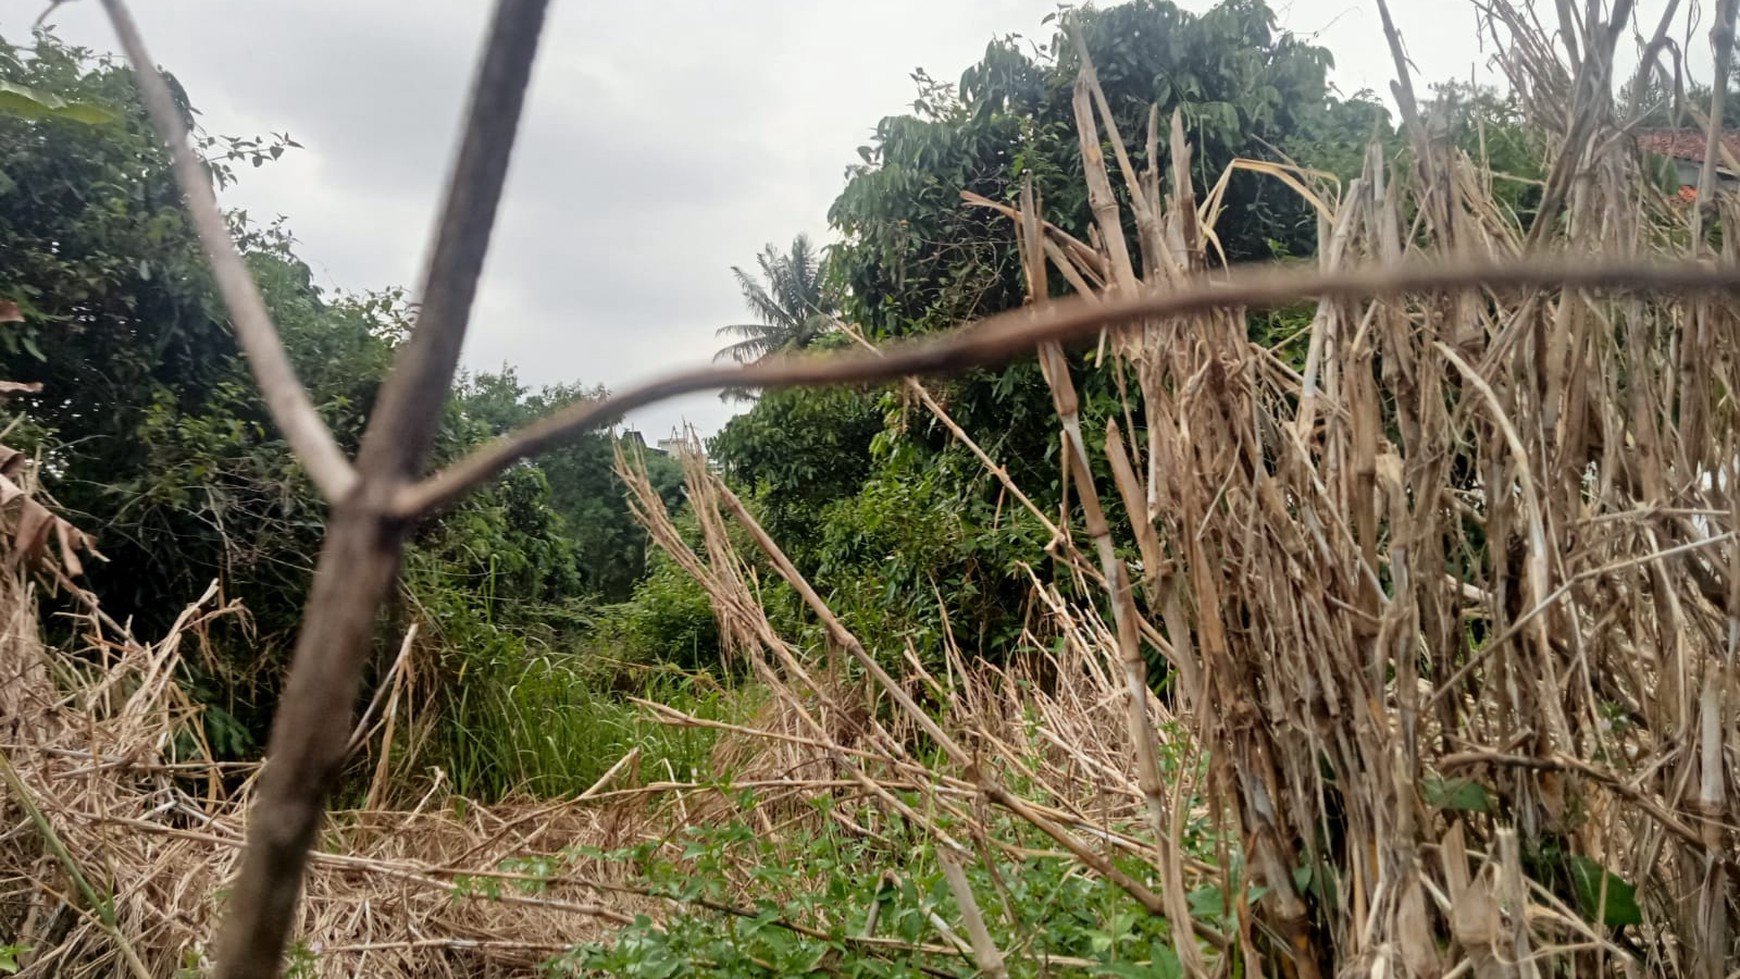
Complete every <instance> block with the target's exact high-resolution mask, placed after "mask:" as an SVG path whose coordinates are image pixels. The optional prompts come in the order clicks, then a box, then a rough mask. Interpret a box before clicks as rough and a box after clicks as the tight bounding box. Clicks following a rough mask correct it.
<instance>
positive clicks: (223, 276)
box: [103, 0, 357, 503]
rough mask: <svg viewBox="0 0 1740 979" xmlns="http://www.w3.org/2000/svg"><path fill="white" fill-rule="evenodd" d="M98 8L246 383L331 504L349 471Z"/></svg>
mask: <svg viewBox="0 0 1740 979" xmlns="http://www.w3.org/2000/svg"><path fill="white" fill-rule="evenodd" d="M103 7H104V8H105V9H106V10H107V11H108V13H109V20H110V21H111V22H112V23H113V24H114V25H115V33H116V34H117V35H118V36H119V37H120V40H121V47H122V48H123V49H124V50H125V51H126V52H127V60H128V61H130V62H132V64H133V75H134V77H135V78H136V79H137V80H138V83H139V93H140V95H141V97H142V98H143V100H144V102H145V109H146V111H147V112H148V113H149V114H150V116H151V123H152V125H153V126H154V127H156V129H157V135H158V137H159V138H161V139H162V140H163V142H164V143H166V144H168V146H169V156H170V160H171V161H172V162H173V163H174V168H175V180H176V183H178V184H180V186H181V193H182V195H183V196H184V197H185V198H186V199H187V209H188V212H189V213H190V214H192V216H193V224H194V229H195V230H196V231H198V233H199V240H200V243H201V244H203V245H204V246H205V253H206V258H207V259H208V260H209V261H210V262H211V268H212V275H213V276H214V277H215V278H216V280H217V285H218V291H219V292H220V293H222V295H223V298H224V305H225V306H226V307H228V308H229V311H230V320H231V321H232V322H233V323H234V324H235V330H236V338H237V339H238V340H239V341H240V342H241V345H242V349H243V351H245V352H246V353H247V355H248V366H249V367H251V368H252V369H253V372H254V379H255V380H256V381H258V382H259V385H260V391H261V393H262V394H264V395H265V398H266V407H267V408H268V409H270V410H271V412H272V420H273V421H275V422H277V424H278V428H279V429H280V430H282V431H283V432H284V437H285V438H286V439H288V440H289V442H290V447H291V449H293V450H295V452H296V455H297V457H298V458H299V459H301V460H302V464H303V465H304V466H306V467H307V469H308V475H309V476H310V477H311V478H312V479H313V480H314V485H315V486H317V487H319V488H320V492H321V495H323V496H325V497H326V499H327V500H328V501H329V502H334V503H336V502H337V501H339V500H341V499H343V498H344V497H345V496H347V495H349V494H350V491H351V490H352V489H354V488H355V486H356V482H357V476H356V471H355V470H354V469H352V468H351V465H350V461H349V460H347V459H346V458H345V457H344V452H343V451H342V450H340V449H339V447H338V442H337V441H335V440H334V439H333V437H332V432H331V431H330V430H328V429H327V427H326V423H325V422H323V421H321V420H320V415H319V414H317V413H316V412H315V410H314V405H313V403H312V402H310V401H309V400H308V392H307V390H306V389H305V388H303V386H302V382H301V381H300V380H298V379H297V377H296V369H295V368H294V367H292V366H291V365H290V358H289V356H288V355H287V354H285V352H284V344H283V343H282V342H281V341H280V340H279V339H278V329H277V327H275V326H273V325H272V317H271V314H269V313H267V312H266V304H265V302H264V300H262V299H261V298H260V291H259V289H258V288H257V287H255V285H254V278H253V276H251V275H249V274H248V266H247V264H246V263H245V262H244V261H243V260H242V255H241V252H239V251H237V249H236V243H235V241H234V240H232V239H231V238H230V228H229V224H228V222H226V221H225V220H224V216H223V214H222V212H220V211H219V210H218V206H217V196H216V195H215V194H214V193H213V191H212V187H211V181H210V179H209V178H208V177H207V175H206V173H205V170H204V169H203V168H202V167H201V166H200V162H199V160H198V159H197V158H196V157H195V156H194V155H193V148H192V147H191V146H190V145H189V143H188V132H187V126H186V124H185V123H183V121H182V118H181V110H180V109H178V108H177V107H176V105H175V97H174V96H173V95H171V94H170V92H169V85H168V83H167V82H165V81H164V80H163V76H162V75H161V74H160V73H159V72H158V71H157V66H156V63H155V62H153V61H152V60H151V55H150V54H149V53H148V52H147V51H146V50H145V41H144V39H143V38H141V37H140V36H139V27H138V25H137V24H135V23H134V22H133V15H132V14H131V13H129V12H128V10H127V6H126V4H125V3H124V2H122V0H103Z"/></svg>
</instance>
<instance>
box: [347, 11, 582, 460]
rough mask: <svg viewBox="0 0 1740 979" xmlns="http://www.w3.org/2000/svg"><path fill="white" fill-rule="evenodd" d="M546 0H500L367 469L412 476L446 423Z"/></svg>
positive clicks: (372, 425) (373, 431)
mask: <svg viewBox="0 0 1740 979" xmlns="http://www.w3.org/2000/svg"><path fill="white" fill-rule="evenodd" d="M548 6H549V0H497V5H496V10H495V18H494V21H493V22H492V25H491V28H490V35H489V38H488V40H487V41H486V42H485V44H486V47H485V50H484V57H483V63H482V64H481V65H480V66H479V68H478V73H477V79H476V81H475V82H474V83H473V87H472V93H471V108H470V111H469V113H468V117H467V120H466V126H465V134H464V136H463V137H462V138H461V140H460V145H459V156H458V159H457V160H456V161H455V163H454V167H453V175H452V178H451V180H450V181H449V183H448V189H447V200H446V202H445V204H444V205H443V208H442V213H441V221H440V224H439V226H438V230H437V231H436V235H435V247H434V248H433V249H432V250H431V252H430V255H429V267H428V270H427V271H426V272H425V274H424V279H423V291H422V310H421V312H419V313H418V316H417V326H416V329H415V331H414V332H413V333H412V335H411V340H410V342H409V343H407V344H406V346H405V349H404V350H403V351H402V352H401V353H400V355H399V357H398V360H397V362H396V363H394V365H393V372H392V374H391V375H389V376H388V378H387V381H386V384H385V385H384V386H383V387H382V389H381V399H380V403H379V407H378V408H377V409H376V411H375V416H374V418H373V419H372V420H371V421H370V422H369V429H368V434H367V435H365V436H364V437H363V448H362V453H361V456H360V458H359V460H358V465H359V466H361V467H362V469H363V470H364V472H366V473H368V474H370V475H371V476H372V475H376V474H380V475H386V476H390V477H391V478H394V479H406V478H414V477H415V476H416V475H418V473H417V470H418V468H419V467H420V466H421V465H422V463H423V457H424V455H425V454H426V453H427V452H428V450H429V445H430V443H431V442H432V441H433V439H434V437H435V431H436V428H437V427H438V426H439V425H440V421H441V406H442V405H443V404H444V403H446V400H447V391H448V387H449V386H450V385H451V384H452V382H453V372H454V370H455V368H457V366H458V364H459V349H460V346H461V345H462V344H463V343H464V341H465V328H466V324H467V323H468V322H469V320H470V319H471V306H472V301H473V300H474V299H476V297H477V280H478V276H479V275H480V274H481V273H482V271H483V258H484V255H485V253H486V252H488V251H489V239H490V232H491V230H492V229H493V228H494V226H495V215H496V208H497V205H498V204H499V202H500V201H501V192H502V185H503V184H504V183H505V182H506V180H507V170H508V161H509V158H510V157H511V155H512V152H513V144H514V135H515V133H516V132H517V131H518V129H519V122H520V112H521V110H522V109H523V108H524V105H525V94H526V86H527V84H528V83H529V82H530V80H531V72H532V62H533V60H534V58H535V56H536V55H537V49H538V37H539V35H540V34H541V33H542V32H543V27H544V12H545V10H546V9H547V7H548Z"/></svg>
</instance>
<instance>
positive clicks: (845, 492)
mask: <svg viewBox="0 0 1740 979" xmlns="http://www.w3.org/2000/svg"><path fill="white" fill-rule="evenodd" d="M882 427H883V410H882V408H881V407H880V405H879V403H878V399H877V398H876V397H875V396H874V395H873V394H870V393H866V392H860V391H854V390H851V389H848V388H827V389H821V390H801V389H794V390H787V391H772V392H769V393H768V394H766V395H764V396H762V397H761V398H760V399H759V400H757V401H756V403H755V407H753V408H751V409H750V410H749V411H747V412H745V413H744V414H741V415H738V416H737V417H735V418H733V419H731V420H730V421H728V422H726V423H725V426H724V427H723V428H722V429H720V431H719V434H717V435H715V436H714V437H713V438H712V440H711V441H710V442H709V443H708V451H709V453H710V454H711V457H712V458H713V460H714V461H715V462H717V463H718V465H719V467H720V469H721V471H723V472H724V474H725V475H726V477H727V478H729V479H731V480H732V481H734V482H736V483H737V484H738V485H740V486H743V487H745V488H746V489H748V490H750V491H752V492H754V493H755V494H757V495H758V496H760V497H762V498H763V499H764V500H766V501H768V503H769V505H768V506H767V508H766V512H765V517H766V523H767V528H768V530H769V531H771V532H772V533H773V534H774V535H775V537H776V538H778V539H779V540H781V541H802V540H806V539H809V538H810V537H811V536H812V535H813V534H814V533H815V529H816V521H817V518H818V516H819V513H820V511H821V509H822V508H823V507H825V506H827V505H828V504H829V503H832V502H834V501H835V500H839V499H841V498H843V497H846V496H850V495H851V494H853V493H855V492H857V490H858V488H859V487H860V486H861V485H862V484H863V482H864V479H865V477H866V476H868V475H869V473H870V466H871V461H870V443H871V441H872V440H873V439H874V438H875V437H876V435H877V434H878V433H879V432H881V431H882Z"/></svg>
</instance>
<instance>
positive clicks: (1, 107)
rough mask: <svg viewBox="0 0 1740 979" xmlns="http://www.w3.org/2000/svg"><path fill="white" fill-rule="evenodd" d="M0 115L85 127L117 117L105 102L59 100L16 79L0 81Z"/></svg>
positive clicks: (102, 123) (118, 115) (112, 120)
mask: <svg viewBox="0 0 1740 979" xmlns="http://www.w3.org/2000/svg"><path fill="white" fill-rule="evenodd" d="M0 114H4V115H11V116H19V117H21V118H24V119H66V120H69V121H72V122H82V123H84V124H86V125H89V126H100V125H104V124H106V123H111V122H115V121H117V120H119V119H120V118H121V114H120V113H119V112H116V111H115V110H114V109H112V108H110V107H109V106H106V105H100V104H98V103H95V102H79V101H76V100H70V99H63V98H61V97H60V96H58V95H55V94H53V93H51V92H43V91H39V90H37V89H34V88H30V87H29V86H26V85H20V84H18V83H16V82H8V81H0Z"/></svg>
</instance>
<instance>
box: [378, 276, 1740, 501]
mask: <svg viewBox="0 0 1740 979" xmlns="http://www.w3.org/2000/svg"><path fill="white" fill-rule="evenodd" d="M1549 286H1562V287H1564V288H1569V289H1588V290H1629V289H1638V290H1650V291H1670V292H1715V291H1732V290H1740V269H1735V268H1733V267H1730V266H1717V265H1709V264H1701V263H1672V264H1657V265H1649V264H1644V263H1640V262H1637V261H1635V260H1629V261H1605V262H1597V261H1590V259H1589V258H1588V256H1581V257H1577V258H1542V257H1531V258H1517V259H1509V260H1504V261H1493V260H1461V261H1456V262H1419V261H1416V262H1412V263H1401V264H1397V265H1394V266H1378V267H1375V268H1364V269H1356V270H1351V271H1337V272H1332V273H1320V272H1313V271H1300V270H1295V269H1290V268H1285V267H1279V266H1269V265H1263V266H1256V267H1251V268H1246V269H1241V270H1238V271H1235V272H1233V273H1230V274H1229V275H1227V276H1226V277H1225V279H1224V280H1222V281H1219V282H1215V281H1211V280H1209V279H1207V278H1198V279H1196V280H1195V281H1194V282H1191V283H1188V284H1186V285H1183V286H1180V287H1179V288H1177V289H1175V290H1172V291H1169V292H1150V293H1145V294H1138V295H1134V296H1119V297H1117V298H1115V299H1110V300H1107V301H1104V302H1096V301H1095V300H1093V299H1085V298H1073V299H1065V300H1058V301H1056V302H1053V303H1050V304H1048V305H1046V306H1044V307H1041V308H1039V309H1036V310H1027V309H1020V310H1014V311H1011V312H1008V313H1003V314H1000V315H997V316H993V317H989V318H987V319H985V320H983V321H981V322H979V323H978V324H976V325H974V326H972V327H969V328H966V329H962V330H959V331H957V332H954V333H950V334H947V335H946V336H944V337H941V338H939V339H935V340H926V341H914V342H909V343H903V344H895V345H891V346H888V347H885V348H883V350H882V351H881V352H880V353H876V354H869V353H860V352H855V351H854V352H847V353H837V354H829V355H823V356H813V357H798V358H792V359H788V360H779V361H771V362H766V363H761V364H753V365H749V366H745V367H701V368H696V369H693V370H687V371H681V372H678V373H676V374H671V375H668V376H666V377H663V378H659V379H657V380H653V381H649V382H647V383H645V384H642V385H639V386H636V387H633V388H630V389H628V390H627V391H624V392H623V393H621V394H618V395H614V396H612V397H608V398H603V399H600V400H597V401H588V402H579V403H576V404H574V405H572V406H570V407H568V408H565V409H563V410H561V411H557V412H555V413H553V414H550V415H547V416H545V417H544V418H542V419H539V420H538V421H535V422H533V423H531V424H529V425H527V426H526V427H524V428H522V429H520V430H519V431H517V432H514V433H512V434H510V435H508V436H506V437H505V438H502V439H499V440H497V441H495V442H492V443H490V444H488V445H486V446H483V447H482V448H479V449H478V450H476V451H475V452H473V453H472V454H471V455H469V456H467V457H465V458H464V459H462V460H460V461H459V462H457V463H455V464H454V465H452V466H451V467H449V468H448V469H446V470H444V471H442V472H440V473H438V474H436V475H434V476H431V477H430V478H429V479H426V480H424V481H423V482H421V483H419V484H417V485H415V486H411V487H407V488H406V489H405V490H404V491H403V492H401V493H400V494H399V495H398V497H397V499H395V500H394V502H393V513H394V514H395V515H397V516H399V517H401V518H407V519H408V518H411V517H415V516H419V515H425V514H428V513H431V512H434V511H437V510H440V509H442V508H444V507H446V506H448V505H450V504H452V503H453V502H454V501H456V500H457V499H459V497H461V496H463V495H464V494H465V493H466V492H467V491H469V490H471V489H472V488H473V487H476V486H478V485H479V484H481V483H483V482H484V481H485V480H488V479H489V478H490V477H492V476H494V475H495V474H496V473H499V472H501V471H502V470H504V469H506V468H507V467H508V466H511V465H513V464H514V463H515V462H518V461H519V460H521V459H525V458H527V457H530V456H534V455H537V454H539V453H541V452H544V451H546V450H548V449H550V448H551V447H552V446H555V445H559V444H561V443H562V442H564V441H566V440H567V439H570V438H573V437H574V436H576V435H578V434H579V433H581V432H585V431H588V430H590V429H593V428H596V427H599V426H601V425H608V424H610V423H611V422H614V421H616V420H617V419H619V418H621V417H622V416H623V415H624V414H626V413H628V412H630V411H632V410H634V409H636V408H643V407H645V406H647V405H649V404H656V403H657V402H660V401H664V400H665V399H667V398H673V397H676V396H677V395H681V394H690V393H693V392H696V391H713V390H722V389H724V388H738V387H741V388H743V389H745V390H762V391H771V390H779V389H783V388H793V387H805V386H814V385H825V384H868V383H876V382H881V381H890V380H894V379H897V378H901V377H908V376H918V375H930V374H947V373H953V372H958V371H961V370H964V369H967V368H970V367H985V366H995V365H998V364H1003V363H1007V362H1008V361H1010V360H1013V359H1015V358H1017V357H1020V356H1022V355H1024V354H1026V353H1027V352H1029V351H1031V350H1033V349H1035V348H1036V347H1038V346H1039V345H1040V344H1042V343H1047V342H1057V343H1068V342H1075V341H1079V340H1082V339H1084V338H1087V337H1092V336H1094V335H1096V334H1097V333H1098V332H1099V331H1100V330H1101V329H1125V328H1128V327H1131V326H1133V325H1135V324H1138V323H1140V322H1142V321H1143V320H1151V319H1164V318H1172V317H1182V316H1186V315H1189V314H1192V313H1200V312H1204V311H1207V310H1210V309H1216V308H1221V307H1234V306H1246V307H1270V306H1277V305H1283V304H1287V303H1291V302H1296V301H1298V300H1300V299H1303V298H1307V297H1316V298H1318V299H1343V300H1353V299H1368V298H1377V297H1388V296H1397V295H1403V294H1406V293H1411V292H1440V291H1451V290H1456V289H1470V288H1485V289H1490V290H1499V289H1514V288H1523V287H1536V288H1540V287H1549Z"/></svg>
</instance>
